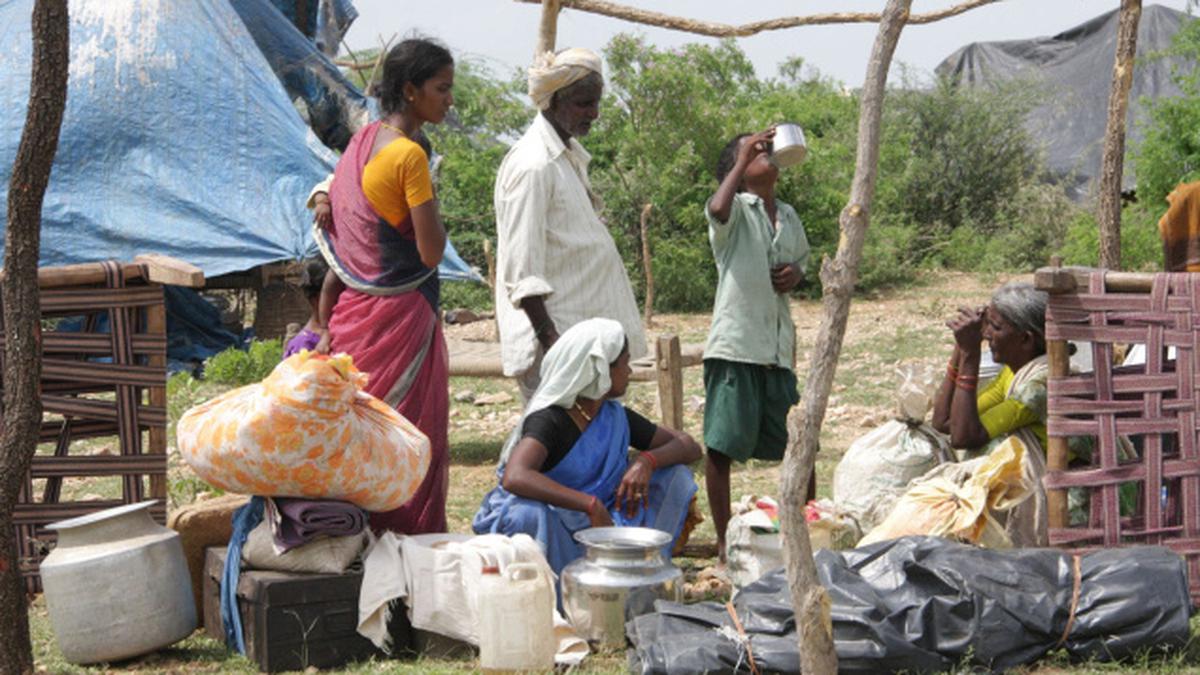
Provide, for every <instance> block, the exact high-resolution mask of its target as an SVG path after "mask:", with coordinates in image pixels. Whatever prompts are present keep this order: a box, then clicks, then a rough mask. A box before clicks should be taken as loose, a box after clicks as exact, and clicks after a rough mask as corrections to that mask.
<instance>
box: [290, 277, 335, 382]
mask: <svg viewBox="0 0 1200 675" xmlns="http://www.w3.org/2000/svg"><path fill="white" fill-rule="evenodd" d="M328 272H329V266H328V265H326V264H325V260H324V258H322V257H320V256H317V257H315V258H309V259H308V261H307V262H306V263H305V264H304V270H303V271H302V272H301V274H300V290H301V291H302V292H303V293H304V299H306V300H308V304H309V306H310V307H311V308H312V314H310V315H309V317H308V323H306V324H304V328H302V329H300V332H299V333H297V334H296V336H295V337H293V338H292V339H291V340H288V343H287V346H286V347H285V348H284V350H283V358H285V359H286V358H287V357H289V356H291V355H292V354H295V353H297V352H299V351H300V350H302V349H307V350H309V351H315V352H318V353H320V354H327V353H329V328H328V326H329V323H328V322H329V317H328V316H324V317H322V312H321V306H322V304H328V306H329V307H332V306H333V303H334V302H336V300H337V293H338V292H340V291H341V289H340V288H331V289H329V290H332V292H333V297H332V298H329V299H326V302H325V303H322V302H321V295H322V292H323V291H324V292H329V291H328V290H326V286H329V284H327V283H326V280H325V277H326V275H327V274H328Z"/></svg>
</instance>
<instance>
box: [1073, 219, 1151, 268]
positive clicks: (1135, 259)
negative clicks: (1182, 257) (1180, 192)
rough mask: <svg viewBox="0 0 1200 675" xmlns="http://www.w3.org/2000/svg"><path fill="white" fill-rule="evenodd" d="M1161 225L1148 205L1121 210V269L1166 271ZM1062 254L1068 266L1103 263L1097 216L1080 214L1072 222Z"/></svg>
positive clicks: (1092, 265) (1090, 265) (1094, 265)
mask: <svg viewBox="0 0 1200 675" xmlns="http://www.w3.org/2000/svg"><path fill="white" fill-rule="evenodd" d="M1157 223H1158V220H1157V216H1156V215H1155V214H1154V213H1153V212H1152V211H1150V210H1149V209H1148V208H1147V207H1145V206H1142V205H1131V206H1126V207H1125V208H1124V209H1123V210H1122V211H1121V267H1123V268H1124V269H1127V270H1134V271H1144V272H1148V271H1155V270H1161V269H1162V241H1161V240H1160V239H1159V237H1158V225H1157ZM1059 253H1060V255H1062V258H1063V263H1064V264H1067V265H1084V266H1087V267H1096V266H1097V265H1099V264H1100V229H1099V227H1098V226H1097V224H1096V217H1095V215H1094V214H1091V213H1087V212H1085V211H1080V212H1079V213H1078V214H1077V215H1076V217H1075V218H1074V219H1073V220H1071V221H1070V223H1069V224H1068V225H1067V232H1066V238H1065V241H1064V242H1063V245H1062V248H1061V250H1060V251H1059Z"/></svg>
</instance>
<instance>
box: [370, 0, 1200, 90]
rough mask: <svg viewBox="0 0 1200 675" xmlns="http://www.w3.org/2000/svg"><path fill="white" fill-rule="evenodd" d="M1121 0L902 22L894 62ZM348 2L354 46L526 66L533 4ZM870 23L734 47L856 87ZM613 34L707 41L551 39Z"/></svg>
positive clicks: (585, 22) (590, 27)
mask: <svg viewBox="0 0 1200 675" xmlns="http://www.w3.org/2000/svg"><path fill="white" fill-rule="evenodd" d="M623 1H624V2H625V4H629V5H632V6H635V7H638V8H641V9H647V10H653V11H659V12H663V13H668V14H679V15H683V16H687V17H689V18H693V19H698V20H707V21H717V22H722V23H730V24H738V23H746V22H749V21H755V20H761V19H770V18H777V17H783V16H794V15H796V14H814V13H821V12H831V11H879V10H881V9H882V8H883V6H884V4H885V0H804V1H803V2H797V0H753V1H751V2H737V1H731V0H686V1H681V0H623ZM958 1H959V0H916V2H914V3H913V11H914V12H928V11H932V10H937V9H942V8H945V7H949V6H951V5H954V4H957V2H958ZM1151 4H1161V5H1164V6H1167V7H1171V8H1174V9H1178V10H1181V11H1183V10H1186V6H1187V0H1155V1H1154V2H1150V1H1149V0H1148V1H1147V2H1146V3H1145V5H1146V6H1149V5H1151ZM1119 5H1120V3H1119V2H1118V1H1117V0H1002V1H1001V2H997V3H995V4H993V5H988V6H984V7H981V8H979V9H974V10H971V11H970V12H967V13H966V14H962V15H960V16H957V17H953V18H950V19H944V20H942V21H940V22H937V23H934V24H927V25H914V26H909V27H907V28H905V30H904V33H903V34H902V35H901V37H900V44H899V46H898V48H897V50H896V60H897V62H900V63H904V64H906V65H908V66H910V67H911V68H912V69H913V70H915V74H916V75H918V76H920V75H928V74H929V73H931V72H932V71H933V69H934V68H935V67H936V66H937V64H938V63H939V62H941V60H942V59H944V58H945V57H947V56H949V55H950V54H951V53H952V52H953V51H954V50H956V49H958V48H959V47H962V46H963V45H966V44H968V43H970V42H978V41H991V40H1016V39H1026V38H1032V37H1038V36H1049V35H1054V34H1056V33H1059V32H1061V31H1063V30H1066V29H1068V28H1071V27H1073V26H1076V25H1078V24H1080V23H1083V22H1085V21H1087V20H1088V19H1091V18H1093V17H1095V16H1098V15H1100V14H1103V13H1105V12H1107V11H1112V10H1115V9H1117V8H1118V7H1119ZM355 6H356V7H357V8H358V11H359V18H358V20H357V21H356V22H355V24H354V25H353V26H352V27H351V29H350V32H349V34H348V35H347V38H346V41H347V43H348V44H349V45H350V47H351V48H353V49H364V48H370V47H377V46H379V41H380V36H382V39H383V40H387V39H388V38H389V37H391V36H393V35H398V36H400V37H405V36H407V35H408V34H409V33H411V32H412V31H414V30H415V31H417V32H419V33H422V34H425V35H430V36H433V37H435V38H438V39H439V40H441V41H442V42H444V43H446V44H447V45H449V47H450V48H451V50H453V51H454V53H455V56H457V57H459V58H462V57H464V56H465V57H467V58H472V59H478V60H482V61H483V62H485V63H487V64H488V65H489V66H491V67H492V68H493V69H494V70H495V71H496V72H497V73H498V74H502V73H503V74H507V72H510V71H511V70H512V69H515V68H518V67H525V66H527V65H528V63H529V59H530V57H531V55H532V51H533V44H534V40H535V37H536V33H537V25H538V19H539V16H540V12H541V9H540V7H539V6H538V5H534V4H526V3H518V2H514V0H440V1H438V2H430V1H429V0H419V1H418V0H355ZM875 30H876V29H875V25H873V24H844V25H831V26H804V27H799V28H791V29H787V30H782V31H772V32H768V33H763V34H759V35H757V36H754V37H749V38H740V39H739V40H738V44H739V46H740V47H741V48H742V49H743V50H744V51H745V52H746V54H747V55H748V56H749V57H750V59H751V60H752V61H753V62H754V66H755V69H756V70H757V71H758V74H759V75H760V76H774V75H777V74H778V65H779V63H780V62H782V61H784V60H785V59H787V58H789V57H792V56H799V57H801V58H803V59H804V61H805V63H806V64H808V65H810V66H813V67H815V68H817V69H818V70H820V72H821V73H822V74H824V75H827V76H830V77H833V78H834V79H836V80H840V81H841V82H843V83H844V84H846V85H847V86H850V87H857V86H859V85H860V84H861V83H862V79H863V76H864V74H865V72H866V66H867V58H868V56H869V55H870V51H871V43H872V41H873V40H874V38H875ZM620 32H632V33H635V34H642V35H644V36H645V37H646V38H647V39H648V40H649V41H650V42H651V43H652V44H654V45H657V46H659V47H673V46H678V45H681V44H684V43H687V42H702V43H712V42H715V40H714V39H712V38H705V37H701V36H698V35H690V34H687V33H682V32H679V31H670V30H665V29H661V28H652V27H649V26H640V25H635V24H631V23H627V22H624V21H618V20H616V19H610V18H608V17H602V16H597V15H592V14H587V13H584V12H578V11H573V10H564V11H563V12H562V14H561V15H560V16H559V28H558V44H559V46H560V47H566V46H573V47H588V48H591V49H597V50H598V49H600V48H602V47H603V46H604V45H605V44H607V43H608V41H609V39H611V38H612V36H613V35H615V34H617V33H620ZM893 72H896V71H893Z"/></svg>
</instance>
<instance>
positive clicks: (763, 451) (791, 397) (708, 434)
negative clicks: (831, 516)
mask: <svg viewBox="0 0 1200 675" xmlns="http://www.w3.org/2000/svg"><path fill="white" fill-rule="evenodd" d="M704 395H705V402H704V445H705V446H707V447H708V449H709V450H714V451H716V452H719V453H721V454H722V455H725V456H727V457H729V458H731V459H735V460H737V461H739V462H744V461H746V460H748V459H750V458H751V457H753V458H754V459H765V460H772V461H777V460H780V459H783V451H784V449H786V448H787V441H788V432H787V414H788V410H789V409H791V407H792V406H793V405H796V403H797V402H798V401H799V400H800V395H799V393H798V392H797V391H796V374H795V373H793V372H792V371H790V370H788V369H787V368H777V367H774V366H764V365H759V364H755V363H738V362H735V361H725V360H722V359H705V360H704Z"/></svg>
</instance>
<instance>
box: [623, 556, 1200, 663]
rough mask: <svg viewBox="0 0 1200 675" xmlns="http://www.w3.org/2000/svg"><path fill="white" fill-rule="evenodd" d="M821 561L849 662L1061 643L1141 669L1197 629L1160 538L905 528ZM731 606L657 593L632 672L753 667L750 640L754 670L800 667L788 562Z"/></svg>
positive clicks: (976, 656) (641, 627)
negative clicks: (1019, 546)
mask: <svg viewBox="0 0 1200 675" xmlns="http://www.w3.org/2000/svg"><path fill="white" fill-rule="evenodd" d="M815 562H816V567H817V578H818V580H819V581H820V583H821V585H822V586H824V587H825V589H826V590H827V591H828V593H829V602H830V604H829V605H827V606H826V607H827V610H826V611H827V614H826V616H828V617H829V619H830V620H831V621H832V626H833V641H834V647H835V648H836V649H837V656H838V672H840V673H894V672H910V673H932V672H944V671H953V672H976V671H975V670H973V669H972V666H979V667H982V668H986V669H989V670H990V671H995V672H1003V671H1007V670H1009V669H1012V668H1016V667H1018V666H1021V665H1024V664H1028V663H1031V662H1033V661H1035V660H1037V659H1039V658H1041V657H1042V656H1044V655H1045V654H1047V653H1048V652H1050V651H1052V650H1055V649H1060V648H1061V649H1065V650H1066V651H1067V653H1068V654H1069V655H1070V658H1071V659H1072V660H1073V661H1087V660H1089V659H1095V660H1098V661H1110V660H1118V659H1123V658H1129V657H1133V658H1134V661H1133V666H1132V667H1130V668H1127V670H1130V671H1132V670H1138V671H1139V672H1140V671H1141V670H1142V669H1143V668H1146V665H1147V662H1146V661H1145V653H1146V650H1147V649H1148V648H1151V647H1153V648H1155V649H1163V648H1170V647H1174V648H1181V647H1183V646H1184V645H1186V644H1188V642H1189V635H1190V633H1191V630H1190V627H1189V625H1188V619H1189V616H1190V614H1191V600H1190V599H1189V598H1188V578H1187V565H1186V563H1185V562H1184V560H1183V558H1181V557H1180V556H1179V555H1178V554H1176V553H1173V552H1171V551H1169V550H1167V549H1165V548H1159V547H1150V546H1137V547H1131V548H1122V549H1102V550H1100V551H1097V552H1094V553H1089V554H1085V555H1083V556H1081V557H1080V558H1079V559H1078V563H1076V562H1075V559H1074V558H1073V557H1072V555H1071V553H1069V552H1067V551H1059V550H1055V549H1023V550H1013V551H990V550H987V549H982V548H979V547H976V546H966V545H963V544H956V543H954V542H950V541H947V540H945V539H939V538H936V537H905V538H903V539H896V540H893V541H888V542H883V543H880V544H876V545H874V546H869V547H860V548H856V549H854V550H852V551H843V552H833V551H817V553H816V556H815ZM733 606H734V612H733V613H732V614H731V612H730V611H729V610H728V608H727V607H726V606H725V605H724V604H723V603H715V602H702V603H695V604H687V605H684V604H681V603H676V602H667V601H665V600H660V601H658V602H657V603H655V605H654V608H655V611H654V612H652V613H649V614H643V615H641V616H639V617H637V618H636V619H634V620H632V621H631V622H629V623H628V624H627V635H628V636H629V639H630V641H631V642H632V643H633V652H632V654H631V655H630V659H629V670H630V672H633V673H640V674H641V675H650V674H654V673H661V674H664V675H666V674H672V675H673V674H675V673H679V674H680V675H683V674H690V673H704V672H708V673H748V672H750V664H749V659H748V658H747V654H746V644H749V645H750V646H751V647H752V649H753V653H754V659H755V662H756V663H757V666H758V669H759V672H764V673H799V672H800V654H799V640H798V639H797V635H796V617H795V614H794V612H793V609H792V596H791V593H790V592H789V591H788V580H787V575H786V574H785V573H784V571H783V570H776V571H773V572H770V573H768V574H767V575H766V576H765V577H763V578H762V579H760V580H758V581H757V582H756V583H754V584H751V585H750V586H747V587H746V588H743V589H742V590H740V591H739V592H738V593H737V595H735V596H734V598H733ZM1072 609H1073V610H1074V611H1072ZM734 614H736V616H737V617H738V619H739V621H740V624H741V625H740V626H739V627H738V628H735V627H734V625H733V623H734V620H733V615H734ZM743 631H744V635H745V636H746V637H745V638H743V637H742V636H741V635H740V634H741V633H743ZM1149 663H1151V664H1152V663H1154V661H1153V660H1151V661H1150V662H1149ZM1168 663H1170V661H1168ZM1138 666H1141V667H1140V668H1139V667H1138ZM985 672H986V671H985Z"/></svg>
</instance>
